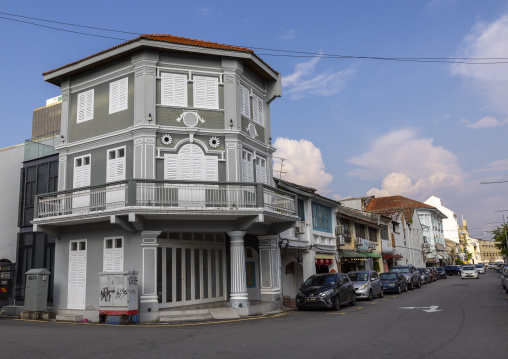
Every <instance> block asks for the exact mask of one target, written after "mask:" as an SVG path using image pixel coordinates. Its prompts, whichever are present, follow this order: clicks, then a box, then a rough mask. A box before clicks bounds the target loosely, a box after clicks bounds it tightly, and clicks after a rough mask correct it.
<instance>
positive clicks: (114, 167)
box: [106, 147, 125, 182]
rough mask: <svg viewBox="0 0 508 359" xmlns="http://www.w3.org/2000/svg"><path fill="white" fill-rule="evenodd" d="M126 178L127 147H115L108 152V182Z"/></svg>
mask: <svg viewBox="0 0 508 359" xmlns="http://www.w3.org/2000/svg"><path fill="white" fill-rule="evenodd" d="M124 179H125V147H120V148H115V149H113V150H110V151H108V152H107V169H106V182H115V181H123V180H124Z"/></svg>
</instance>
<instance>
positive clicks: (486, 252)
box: [477, 239, 503, 262]
mask: <svg viewBox="0 0 508 359" xmlns="http://www.w3.org/2000/svg"><path fill="white" fill-rule="evenodd" d="M477 242H478V245H479V247H480V252H481V258H480V261H483V262H496V261H502V260H503V256H502V254H501V251H500V250H499V249H498V248H496V242H495V241H488V240H483V239H477Z"/></svg>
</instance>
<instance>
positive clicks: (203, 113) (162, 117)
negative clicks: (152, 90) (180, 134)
mask: <svg viewBox="0 0 508 359" xmlns="http://www.w3.org/2000/svg"><path fill="white" fill-rule="evenodd" d="M183 111H184V109H183V108H176V107H162V106H158V107H157V125H161V126H175V127H183V128H187V126H186V125H185V124H184V123H183V120H181V121H180V122H177V121H176V119H177V118H178V117H180V116H181V115H182V113H183ZM198 115H199V116H200V117H201V118H202V119H203V120H204V121H205V122H199V123H198V125H197V126H196V127H193V128H210V129H220V130H222V129H224V111H221V110H198Z"/></svg>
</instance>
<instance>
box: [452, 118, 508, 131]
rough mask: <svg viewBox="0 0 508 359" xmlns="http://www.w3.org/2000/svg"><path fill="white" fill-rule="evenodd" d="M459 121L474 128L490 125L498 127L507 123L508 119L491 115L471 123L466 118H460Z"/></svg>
mask: <svg viewBox="0 0 508 359" xmlns="http://www.w3.org/2000/svg"><path fill="white" fill-rule="evenodd" d="M461 122H462V123H465V124H466V127H469V128H475V129H476V128H491V127H499V126H504V125H508V119H505V120H498V119H497V118H495V117H492V116H485V117H484V118H482V119H479V120H478V121H476V122H473V123H471V122H469V121H467V120H462V121H461Z"/></svg>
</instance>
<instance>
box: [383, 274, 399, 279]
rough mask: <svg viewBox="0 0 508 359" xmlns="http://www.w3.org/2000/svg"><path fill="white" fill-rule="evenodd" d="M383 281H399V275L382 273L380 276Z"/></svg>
mask: <svg viewBox="0 0 508 359" xmlns="http://www.w3.org/2000/svg"><path fill="white" fill-rule="evenodd" d="M379 278H381V279H397V273H381V274H380V275H379Z"/></svg>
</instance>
